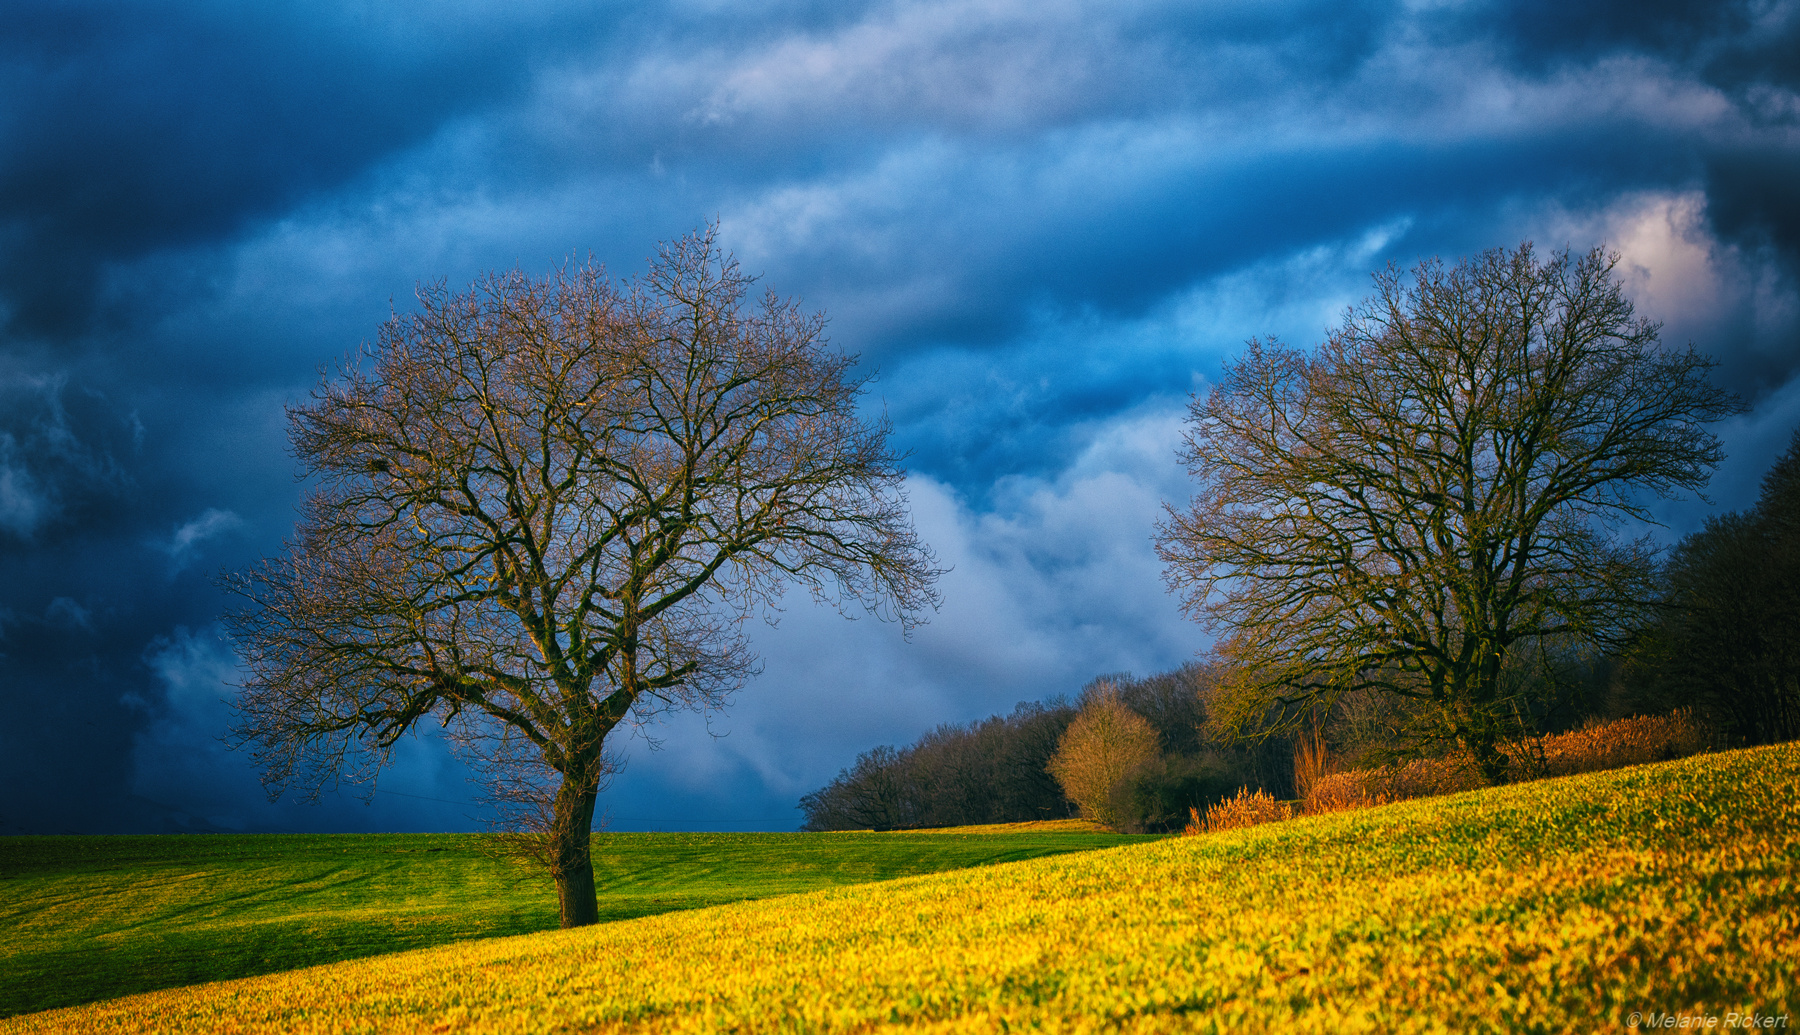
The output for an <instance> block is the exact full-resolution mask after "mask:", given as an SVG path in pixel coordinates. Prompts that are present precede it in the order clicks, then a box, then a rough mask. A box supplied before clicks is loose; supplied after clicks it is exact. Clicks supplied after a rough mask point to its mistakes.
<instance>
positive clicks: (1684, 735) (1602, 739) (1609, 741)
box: [1526, 708, 1712, 776]
mask: <svg viewBox="0 0 1800 1035" xmlns="http://www.w3.org/2000/svg"><path fill="white" fill-rule="evenodd" d="M1711 740H1712V738H1711V733H1710V731H1709V730H1708V729H1707V727H1706V725H1705V724H1704V723H1702V722H1700V720H1698V719H1697V718H1695V716H1694V713H1693V711H1692V710H1691V709H1687V708H1682V709H1679V710H1677V711H1675V712H1672V713H1670V714H1668V715H1638V716H1633V717H1631V718H1629V719H1618V720H1615V721H1613V722H1608V723H1603V724H1598V725H1590V726H1588V727H1586V728H1584V729H1578V730H1572V731H1570V732H1568V733H1559V734H1556V735H1555V736H1550V737H1545V738H1544V739H1543V741H1542V742H1541V746H1540V750H1541V752H1542V754H1541V756H1540V757H1539V758H1535V759H1527V760H1526V765H1527V767H1528V768H1536V769H1537V770H1538V771H1539V772H1541V773H1542V775H1544V776H1567V775H1570V774H1573V773H1597V772H1600V771H1602V770H1605V769H1619V768H1622V767H1624V766H1628V765H1642V764H1643V763H1645V762H1667V761H1671V760H1673V759H1677V758H1686V757H1687V756H1689V755H1697V754H1699V753H1700V752H1702V751H1705V750H1706V749H1707V748H1708V747H1709V746H1710V745H1711Z"/></svg>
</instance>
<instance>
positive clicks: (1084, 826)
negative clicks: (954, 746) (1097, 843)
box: [906, 819, 1113, 834]
mask: <svg viewBox="0 0 1800 1035" xmlns="http://www.w3.org/2000/svg"><path fill="white" fill-rule="evenodd" d="M906 832H907V833H908V834H1110V833H1112V832H1113V831H1112V828H1111V827H1108V826H1105V825H1103V824H1100V823H1096V822H1094V821H1093V820H1091V819H1032V820H1026V821H1024V822H1020V823H973V824H970V825H969V826H963V827H918V828H916V829H911V830H908V831H906Z"/></svg>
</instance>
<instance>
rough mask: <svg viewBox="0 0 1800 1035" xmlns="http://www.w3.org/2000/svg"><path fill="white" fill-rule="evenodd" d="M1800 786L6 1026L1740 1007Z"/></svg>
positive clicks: (1463, 1024)
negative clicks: (1796, 793)
mask: <svg viewBox="0 0 1800 1035" xmlns="http://www.w3.org/2000/svg"><path fill="white" fill-rule="evenodd" d="M1797 785H1800V745H1784V746H1779V747H1774V748H1764V749H1758V750H1754V751H1739V752H1729V753H1724V754H1717V755H1703V756H1698V757H1695V758H1691V759H1687V760H1683V761H1680V762H1670V763H1664V764H1660V765H1653V766H1640V767H1636V768H1633V769H1626V770H1620V771H1616V772H1610V773H1599V774H1590V775H1586V776H1575V777H1567V778H1563V779H1558V780H1547V781H1542V782H1537V783H1530V784H1521V785H1514V786H1510V787H1504V788H1498V789H1494V790H1488V791H1479V792H1473V793H1468V794H1462V795H1457V796H1454V797H1449V798H1438V799H1424V800H1418V801H1411V802H1406V803H1402V804H1399V805H1390V806H1387V807H1384V808H1378V809H1370V810H1366V811H1361V812H1348V813H1340V814H1337V815H1332V816H1322V817H1316V818H1310V819H1302V820H1296V821H1293V822H1288V823H1276V824H1270V825H1266V826H1260V827H1252V828H1248V829H1244V830H1237V831H1230V832H1226V833H1221V834H1212V835H1206V836H1201V837H1191V838H1177V839H1169V840H1164V841H1160V842H1156V843H1153V844H1144V845H1132V846H1127V847H1122V848H1117V849H1113V850H1109V851H1099V852H1092V853H1084V854H1080V855H1064V856H1060V857H1057V858H1049V859H1036V860H1031V861H1027V862H1021V863H1017V864H1013V865H1005V866H993V867H986V868H982V869H976V870H968V871H963V872H959V873H945V874H937V875H932V876H923V877H913V878H907V879H903V880H896V881H891V882H886V883H882V884H870V885H861V886H856V887H842V888H832V889H827V890H823V891H816V892H812V893H808V894H804V895H796V896H790V897H784V898H778V899H772V900H766V901H761V902H744V903H737V904H733V905H726V906H719V907H714V908H709V909H704V910H695V911H690V912H682V913H672V914H665V915H661V916H654V917H645V918H641V919H637V920H629V921H625V922H621V923H615V924H605V925H601V926H598V927H593V928H587V929H583V930H579V931H570V932H550V933H546V934H537V935H529V936H524V937H515V938H501V939H491V940H485V941H476V942H465V943H462V944H457V945H449V946H443V947H440V948H436V949H428V950H423V951H419V952H412V953H404V954H397V955H392V956H384V957H380V958H377V959H372V960H361V961H356V962H351V963H342V964H336V965H332V966H327V967H319V968H314V969H311V970H305V971H298V972H292V973H286V974H278V975H270V976H266V977H261V978H251V979H246V980H241V981H232V982H225V983H219V984H212V985H205V986H199V987H193V988H183V989H174V990H169V991H164V992H157V993H151V994H148V995H143V996H136V997H132V998H129V999H123V1000H117V1001H112V1002H107V1003H99V1004H94V1005H91V1006H85V1007H77V1008H74V1009H69V1010H59V1011H53V1012H49V1013H43V1014H33V1015H30V1016H26V1017H18V1018H13V1019H11V1020H9V1021H5V1022H0V1032H6V1033H11V1032H42V1033H61V1032H152V1031H184V1032H185V1031H193V1032H208V1031H220V1032H224V1031H230V1032H249V1031H296V1032H328V1031H397V1032H415V1031H416V1032H462V1031H469V1032H477V1031H479V1032H542V1031H616V1030H634V1029H643V1030H655V1031H879V1030H885V1029H889V1028H898V1027H906V1028H918V1029H922V1030H930V1031H996V1030H1068V1031H1084V1030H1127V1031H1162V1030H1194V1031H1220V1030H1246V1031H1407V1032H1411V1031H1447V1032H1464V1031H1531V1032H1563V1031H1570V1032H1574V1031H1581V1032H1588V1031H1606V1030H1614V1031H1617V1030H1626V1029H1628V1028H1630V1027H1632V1026H1633V1024H1634V1014H1635V1015H1636V1020H1635V1023H1636V1024H1637V1025H1639V1026H1648V1025H1651V1024H1657V1023H1658V1022H1659V1019H1664V1018H1666V1019H1668V1020H1669V1022H1670V1026H1677V1027H1693V1026H1694V1024H1693V1022H1692V1021H1691V1018H1692V1017H1694V1016H1700V1017H1702V1018H1704V1017H1706V1016H1712V1017H1716V1018H1718V1020H1716V1021H1714V1022H1713V1027H1717V1028H1727V1027H1730V1026H1732V1022H1731V1021H1730V1020H1728V1018H1730V1017H1732V1016H1733V1015H1739V1016H1740V1019H1741V1015H1743V1014H1745V1013H1754V1014H1756V1015H1758V1016H1760V1017H1763V1018H1770V1017H1773V1016H1776V1015H1785V1014H1787V1013H1788V1011H1789V1010H1790V1009H1791V1008H1792V1005H1793V1003H1794V1001H1795V998H1796V986H1795V966H1794V959H1795V955H1794V953H1795V949H1794V947H1795V945H1796V944H1800V810H1797V809H1796V805H1795V800H1794V790H1795V787H1796V786H1797ZM1684 1017H1685V1018H1690V1020H1689V1022H1688V1023H1685V1024H1681V1023H1677V1022H1678V1021H1679V1020H1680V1019H1681V1018H1684ZM1783 1026H1784V1027H1787V1028H1792V1027H1794V1026H1795V1020H1794V1018H1792V1017H1791V1016H1790V1017H1786V1019H1785V1021H1784V1022H1783Z"/></svg>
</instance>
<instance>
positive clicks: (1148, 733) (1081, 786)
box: [1045, 692, 1160, 828]
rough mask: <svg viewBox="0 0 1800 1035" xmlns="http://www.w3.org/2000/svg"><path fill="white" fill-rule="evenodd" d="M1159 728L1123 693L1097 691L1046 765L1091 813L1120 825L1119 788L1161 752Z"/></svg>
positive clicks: (1083, 811)
mask: <svg viewBox="0 0 1800 1035" xmlns="http://www.w3.org/2000/svg"><path fill="white" fill-rule="evenodd" d="M1159 739H1160V738H1159V737H1158V736H1157V733H1156V728H1155V727H1153V726H1151V725H1150V723H1149V722H1148V721H1147V720H1145V719H1144V717H1143V716H1141V715H1139V714H1137V713H1136V712H1134V711H1132V710H1131V709H1130V708H1127V707H1125V704H1124V703H1123V702H1122V701H1120V700H1119V696H1118V694H1117V693H1109V692H1099V693H1094V694H1092V695H1091V696H1090V697H1089V699H1088V700H1087V702H1086V703H1085V704H1084V705H1083V706H1082V709H1081V713H1080V714H1078V715H1076V716H1075V721H1074V722H1071V723H1069V729H1068V732H1066V733H1064V734H1063V737H1062V742H1061V743H1060V744H1059V745H1057V749H1056V755H1055V756H1054V757H1052V758H1051V759H1050V764H1049V765H1048V766H1046V767H1045V768H1046V769H1048V770H1049V772H1050V774H1051V775H1052V776H1054V777H1056V782H1057V783H1059V784H1061V785H1062V789H1063V793H1064V794H1067V795H1068V796H1069V800H1070V801H1073V802H1074V803H1075V804H1076V805H1077V806H1079V807H1080V809H1081V815H1082V817H1083V818H1085V819H1091V820H1094V821H1096V822H1099V823H1103V824H1105V825H1106V826H1109V827H1114V828H1117V826H1118V824H1119V817H1118V813H1117V812H1116V811H1115V809H1114V808H1113V790H1114V789H1115V788H1116V787H1118V786H1119V784H1121V783H1123V782H1124V781H1125V779H1126V778H1127V777H1129V776H1130V775H1132V774H1133V773H1135V772H1137V771H1138V770H1139V769H1141V768H1143V767H1144V766H1145V765H1146V764H1148V763H1150V762H1152V761H1154V760H1155V759H1156V758H1157V757H1158V756H1159V752H1158V742H1159Z"/></svg>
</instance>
